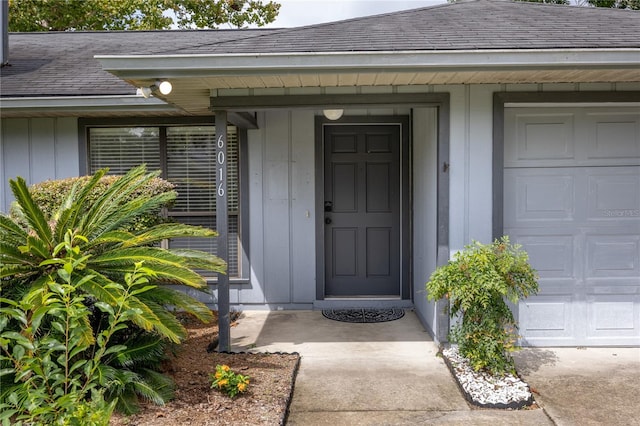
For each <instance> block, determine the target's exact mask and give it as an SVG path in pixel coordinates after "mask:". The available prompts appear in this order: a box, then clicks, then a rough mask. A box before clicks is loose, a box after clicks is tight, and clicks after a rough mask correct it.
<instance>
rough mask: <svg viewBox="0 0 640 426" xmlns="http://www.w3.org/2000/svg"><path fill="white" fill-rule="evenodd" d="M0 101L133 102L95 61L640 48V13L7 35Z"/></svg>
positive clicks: (431, 16)
mask: <svg viewBox="0 0 640 426" xmlns="http://www.w3.org/2000/svg"><path fill="white" fill-rule="evenodd" d="M9 43H10V52H9V62H10V64H11V66H9V67H4V68H2V70H1V81H0V82H1V85H0V95H1V96H3V97H7V96H77V95H122V94H134V93H135V90H134V88H132V87H131V86H130V85H129V84H127V83H125V82H124V81H122V80H120V79H118V78H116V77H114V76H113V75H111V74H109V73H108V72H106V71H103V70H102V68H101V67H100V64H99V63H98V61H97V60H95V59H94V58H93V56H94V55H175V54H226V53H288V52H358V51H361V52H373V51H437V50H485V49H487V50H492V49H556V48H560V49H580V48H640V11H629V10H618V9H604V8H593V7H575V6H558V5H547V4H540V3H526V2H512V1H504V0H472V1H464V2H456V3H451V4H443V5H438V6H432V7H427V8H421V9H414V10H408V11H402V12H395V13H388V14H383V15H377V16H370V17H363V18H357V19H350V20H346V21H339V22H333V23H327V24H319V25H312V26H307V27H298V28H288V29H279V30H278V29H276V30H273V29H271V30H266V29H260V30H193V31H129V32H127V31H125V32H64V33H12V34H11V35H10V37H9Z"/></svg>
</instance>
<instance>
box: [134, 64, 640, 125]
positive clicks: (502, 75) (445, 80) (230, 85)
mask: <svg viewBox="0 0 640 426" xmlns="http://www.w3.org/2000/svg"><path fill="white" fill-rule="evenodd" d="M170 80H171V83H172V84H173V91H172V92H171V94H170V95H169V96H164V97H163V96H161V97H162V98H163V99H164V100H166V101H167V102H168V103H170V104H172V105H174V106H176V107H177V108H179V109H181V110H184V111H185V112H186V113H188V114H193V115H207V114H211V110H210V105H211V99H210V96H211V92H212V91H215V90H220V89H246V93H242V94H243V95H249V94H255V95H257V96H259V95H260V94H265V95H267V94H268V95H271V94H273V92H270V91H269V90H260V89H282V88H285V89H290V88H318V89H319V90H318V94H320V93H321V92H320V88H329V87H333V88H335V87H340V88H344V87H354V88H356V87H361V86H412V85H415V86H418V85H445V84H517V83H594V82H607V83H615V82H640V71H639V70H638V69H614V70H609V69H592V70H518V71H457V72H456V71H446V72H368V73H342V74H340V73H317V74H306V73H305V74H302V73H282V74H272V75H228V76H213V77H177V78H171V79H170ZM126 81H127V82H129V83H130V84H132V85H134V86H136V87H140V86H145V85H147V86H148V85H150V84H153V80H149V79H126ZM255 89H258V90H255ZM354 92H355V90H354ZM341 93H345V92H341Z"/></svg>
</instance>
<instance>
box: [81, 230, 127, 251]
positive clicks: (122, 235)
mask: <svg viewBox="0 0 640 426" xmlns="http://www.w3.org/2000/svg"><path fill="white" fill-rule="evenodd" d="M132 238H135V235H134V234H132V233H131V232H128V231H109V232H105V233H103V234H102V235H100V236H99V237H97V238H93V239H91V240H90V241H89V242H88V243H87V244H85V245H84V246H83V249H85V250H90V249H93V248H94V247H99V246H102V245H106V244H118V247H121V246H122V245H121V244H123V243H126V242H127V241H129V240H131V239H132Z"/></svg>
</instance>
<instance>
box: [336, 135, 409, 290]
mask: <svg viewBox="0 0 640 426" xmlns="http://www.w3.org/2000/svg"><path fill="white" fill-rule="evenodd" d="M400 131H401V128H400V126H399V125H391V124H378V125H377V124H366V125H330V126H325V130H324V159H325V160H324V176H325V184H324V185H325V187H324V194H325V199H324V210H325V211H324V217H325V219H324V220H325V295H326V296H343V297H350V296H396V297H397V296H399V295H400V230H401V229H400V200H401V197H400V190H401V185H400V152H401V142H400V141H401V137H400Z"/></svg>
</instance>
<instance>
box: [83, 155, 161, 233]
mask: <svg viewBox="0 0 640 426" xmlns="http://www.w3.org/2000/svg"><path fill="white" fill-rule="evenodd" d="M145 173H146V167H145V166H144V165H141V166H138V167H134V168H132V169H131V170H129V171H128V172H127V173H126V174H125V175H124V176H122V177H121V178H120V179H118V180H117V181H115V182H114V183H113V185H111V186H110V187H108V188H107V190H106V191H105V192H104V193H102V194H101V195H100V196H99V197H98V199H97V200H95V202H94V203H93V205H92V206H91V207H90V208H89V209H88V210H87V212H86V214H85V215H84V217H83V219H82V221H81V226H80V228H81V232H82V233H83V235H85V236H87V237H89V238H94V237H97V236H98V235H99V234H100V232H101V231H102V232H104V231H108V230H111V229H113V228H111V227H110V224H109V223H110V221H112V219H113V218H112V214H113V212H117V211H119V210H120V209H121V208H122V205H123V204H124V200H126V199H127V197H129V196H130V195H131V194H132V193H133V192H134V191H136V190H137V188H138V187H140V186H142V185H143V184H144V183H145V182H148V181H149V180H150V179H152V178H153V177H155V176H157V173H150V174H147V175H145Z"/></svg>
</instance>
